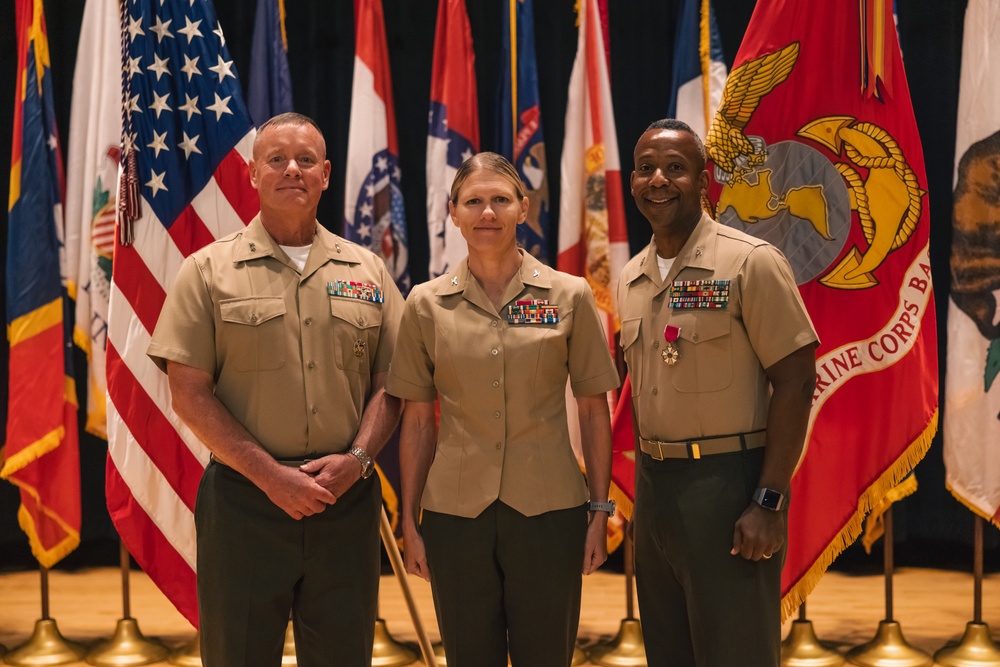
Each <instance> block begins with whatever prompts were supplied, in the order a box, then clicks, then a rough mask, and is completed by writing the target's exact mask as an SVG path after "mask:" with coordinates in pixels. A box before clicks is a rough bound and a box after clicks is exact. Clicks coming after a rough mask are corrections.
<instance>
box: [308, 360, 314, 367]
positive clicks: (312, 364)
mask: <svg viewBox="0 0 1000 667" xmlns="http://www.w3.org/2000/svg"><path fill="white" fill-rule="evenodd" d="M308 366H309V368H316V362H315V361H310V362H309V363H308Z"/></svg>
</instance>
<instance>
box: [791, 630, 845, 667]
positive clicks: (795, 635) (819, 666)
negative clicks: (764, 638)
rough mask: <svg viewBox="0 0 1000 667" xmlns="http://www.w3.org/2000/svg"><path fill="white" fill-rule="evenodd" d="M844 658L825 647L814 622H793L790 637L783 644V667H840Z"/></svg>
mask: <svg viewBox="0 0 1000 667" xmlns="http://www.w3.org/2000/svg"><path fill="white" fill-rule="evenodd" d="M842 664H844V656H842V655H840V654H839V653H837V652H836V651H834V650H832V649H829V648H827V647H825V646H823V643H822V642H820V640H819V639H817V638H816V632H815V631H814V630H813V624H812V621H803V620H796V621H792V627H791V629H790V630H789V631H788V637H786V638H785V640H784V641H783V642H781V667H838V666H839V665H842Z"/></svg>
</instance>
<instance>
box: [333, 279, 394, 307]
mask: <svg viewBox="0 0 1000 667" xmlns="http://www.w3.org/2000/svg"><path fill="white" fill-rule="evenodd" d="M326 293H327V294H329V295H330V296H336V297H340V298H342V299H357V300H358V301H370V302H371V303H382V302H383V301H385V297H384V296H383V295H382V290H380V289H379V288H378V287H377V286H375V285H372V284H371V283H360V282H357V281H354V280H334V281H333V282H329V283H327V284H326Z"/></svg>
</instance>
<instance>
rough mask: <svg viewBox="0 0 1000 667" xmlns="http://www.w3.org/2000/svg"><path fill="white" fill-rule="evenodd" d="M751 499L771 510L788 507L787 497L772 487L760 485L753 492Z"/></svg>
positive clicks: (778, 510)
mask: <svg viewBox="0 0 1000 667" xmlns="http://www.w3.org/2000/svg"><path fill="white" fill-rule="evenodd" d="M753 500H754V502H756V503H757V504H758V505H760V506H761V507H763V508H764V509H766V510H771V511H772V512H780V511H781V510H783V509H785V508H786V507H788V499H787V498H785V496H783V495H782V494H781V493H779V492H778V491H775V490H774V489H768V488H764V487H761V488H759V489H757V490H756V491H754V492H753Z"/></svg>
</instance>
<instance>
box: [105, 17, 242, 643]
mask: <svg viewBox="0 0 1000 667" xmlns="http://www.w3.org/2000/svg"><path fill="white" fill-rule="evenodd" d="M124 12H125V16H123V21H122V24H123V26H122V27H123V33H122V45H123V59H122V64H123V72H122V84H123V88H124V91H123V102H124V106H125V109H126V115H127V118H128V120H127V121H126V136H125V140H126V148H127V149H129V150H133V151H135V152H136V156H137V158H138V181H139V186H140V191H139V194H140V197H141V215H140V217H139V218H138V219H137V220H135V221H134V222H133V223H131V225H132V233H133V235H134V242H133V243H131V244H129V245H124V244H123V243H122V241H121V238H122V235H121V233H120V234H119V238H118V240H117V241H116V244H115V257H114V269H113V274H112V287H111V304H110V313H109V333H108V350H107V359H108V361H107V374H108V397H109V401H108V465H107V489H106V490H107V500H108V510H109V511H110V513H111V518H112V520H113V521H114V523H115V527H116V528H117V529H118V532H119V534H120V535H121V537H122V539H123V540H124V542H125V545H126V546H127V547H128V549H129V551H130V552H131V554H132V555H133V556H134V557H135V559H136V561H137V562H138V563H139V565H140V566H142V568H143V569H144V570H145V571H146V572H147V573H148V574H149V576H150V578H152V579H153V581H154V582H155V583H156V584H157V585H158V586H159V587H160V589H161V590H163V592H164V593H165V594H166V596H167V597H168V598H169V599H170V601H171V602H173V604H174V605H175V606H176V607H177V608H178V610H179V611H180V612H181V613H182V614H183V615H184V616H185V617H186V618H187V619H188V620H189V621H191V623H192V624H193V625H195V626H196V627H197V624H198V608H197V598H196V591H195V528H194V503H195V495H196V492H197V488H198V483H199V481H200V479H201V475H202V470H203V468H204V466H205V465H206V464H207V462H208V451H207V449H205V447H204V446H203V445H202V444H201V443H200V442H199V441H198V440H197V438H195V436H194V435H193V434H192V433H191V432H190V430H188V429H187V427H185V426H184V424H183V423H181V421H180V419H178V417H177V416H176V415H175V414H174V412H173V410H172V409H171V407H170V392H169V388H168V385H167V377H166V375H164V374H163V373H161V372H160V371H159V370H158V369H157V368H156V367H155V366H154V365H153V362H152V361H150V360H149V358H148V357H147V356H146V347H147V345H148V344H149V338H150V335H151V333H152V331H153V328H154V326H155V325H156V320H157V317H158V316H159V313H160V309H161V307H162V306H163V301H164V298H165V296H166V293H167V292H168V291H169V290H170V288H171V285H172V284H173V280H174V277H175V275H176V272H177V269H178V268H179V267H180V264H181V261H182V260H183V259H184V258H185V257H186V256H187V255H189V254H191V253H192V252H194V251H195V250H197V249H198V248H200V247H202V246H204V245H205V244H207V243H210V242H212V241H214V240H215V239H217V238H220V237H222V236H225V235H227V234H229V233H231V232H233V231H236V230H238V229H241V228H242V227H243V226H244V225H246V224H247V223H248V222H249V221H250V220H251V219H252V218H253V217H254V215H256V213H257V211H258V209H259V206H258V200H257V193H256V191H255V190H253V189H252V188H251V187H250V184H249V180H248V176H247V161H248V160H249V159H250V157H251V149H252V144H253V137H254V130H253V126H252V124H251V122H250V116H249V115H248V113H247V110H246V107H245V106H244V103H243V99H242V96H241V94H240V87H239V80H238V78H237V76H236V71H235V68H234V67H233V62H232V60H231V59H230V57H229V51H228V49H227V48H226V40H225V37H224V36H223V33H222V28H221V27H220V26H219V22H218V20H217V19H216V17H215V11H214V9H213V7H212V4H211V2H208V1H207V0H129V2H128V3H127V4H126V5H125V7H124ZM127 224H128V223H126V222H123V221H121V220H120V221H119V227H120V228H121V227H122V225H127Z"/></svg>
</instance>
